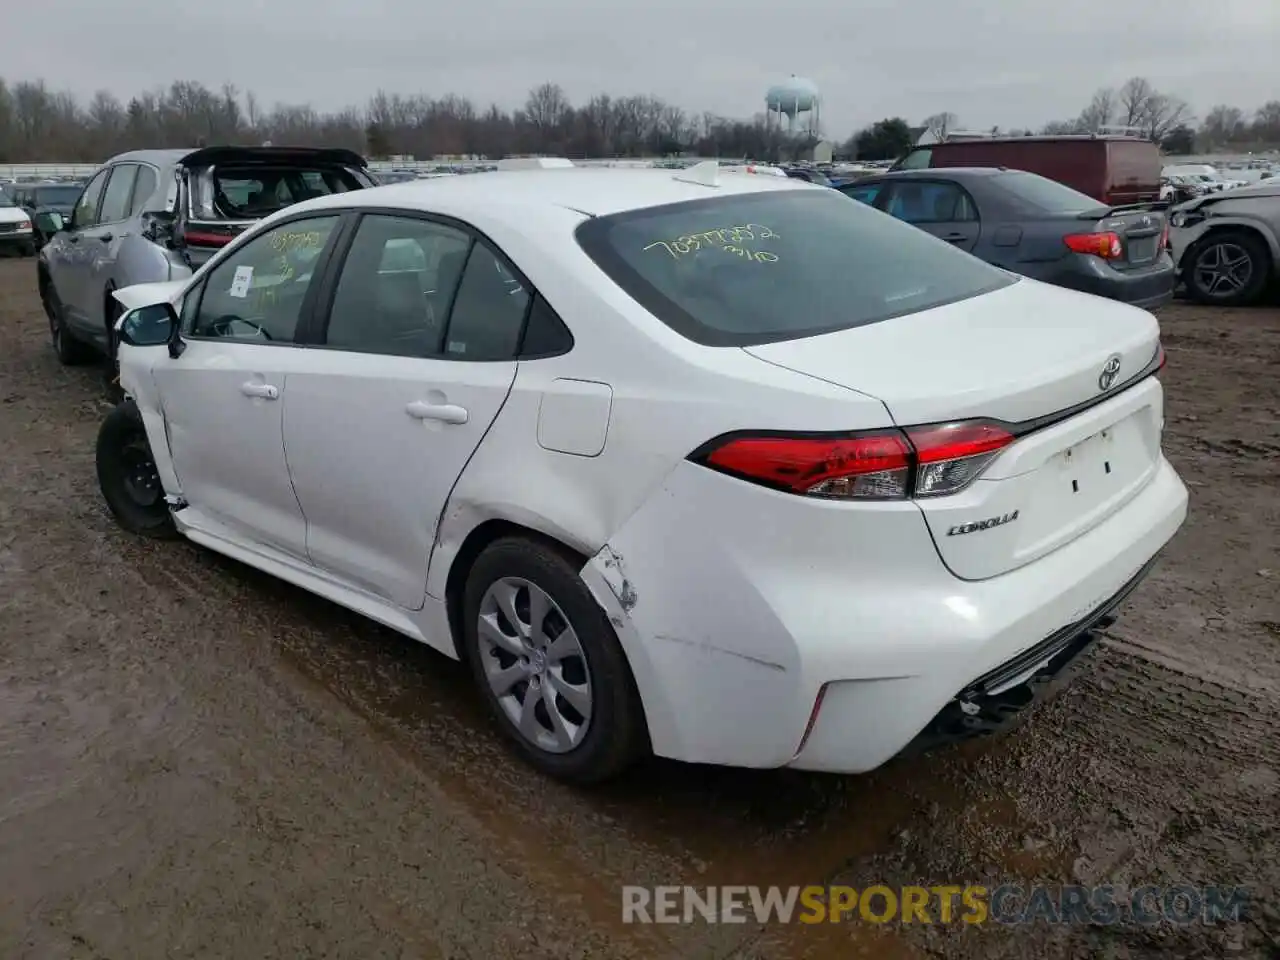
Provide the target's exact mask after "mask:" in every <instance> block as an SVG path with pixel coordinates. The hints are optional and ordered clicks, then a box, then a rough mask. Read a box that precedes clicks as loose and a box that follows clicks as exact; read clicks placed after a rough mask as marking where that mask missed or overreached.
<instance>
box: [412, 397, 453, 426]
mask: <svg viewBox="0 0 1280 960" xmlns="http://www.w3.org/2000/svg"><path fill="white" fill-rule="evenodd" d="M404 412H405V413H407V414H408V415H409V416H411V417H413V419H415V420H439V421H440V422H441V423H457V424H462V423H466V422H467V418H468V416H467V410H466V408H465V407H460V406H458V405H457V404H454V403H425V402H423V401H422V400H415V401H413V403H411V404H409V405H408V406H407V407H405V408H404Z"/></svg>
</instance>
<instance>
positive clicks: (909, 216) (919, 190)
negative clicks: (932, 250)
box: [876, 177, 981, 251]
mask: <svg viewBox="0 0 1280 960" xmlns="http://www.w3.org/2000/svg"><path fill="white" fill-rule="evenodd" d="M886 190H887V197H886V198H877V204H876V205H877V206H879V207H880V208H881V209H883V210H884V211H885V212H886V213H888V214H890V215H891V216H894V217H896V218H898V219H899V220H903V221H905V222H907V223H910V224H912V225H913V226H916V227H919V228H920V229H921V230H924V231H926V232H927V233H931V234H933V235H934V236H935V237H937V238H938V239H939V240H945V241H947V243H950V244H952V245H953V246H956V247H959V248H960V249H961V250H966V251H972V250H973V248H974V246H975V245H976V244H977V242H978V234H979V233H980V232H981V228H980V224H979V221H978V208H977V205H976V204H975V203H974V202H973V198H972V197H971V196H970V195H969V193H968V191H967V190H965V189H964V188H963V187H961V186H960V185H959V184H958V183H956V182H955V181H951V180H943V179H937V180H932V179H931V180H923V179H916V178H915V177H911V178H903V179H901V180H893V181H890V182H889V183H888V185H887V188H886Z"/></svg>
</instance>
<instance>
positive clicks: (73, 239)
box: [67, 233, 80, 243]
mask: <svg viewBox="0 0 1280 960" xmlns="http://www.w3.org/2000/svg"><path fill="white" fill-rule="evenodd" d="M67 242H68V243H79V242H80V234H78V233H68V234H67Z"/></svg>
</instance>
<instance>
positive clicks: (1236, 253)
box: [1170, 181, 1280, 306]
mask: <svg viewBox="0 0 1280 960" xmlns="http://www.w3.org/2000/svg"><path fill="white" fill-rule="evenodd" d="M1170 224H1171V227H1172V229H1171V231H1170V244H1171V246H1172V250H1173V258H1174V262H1175V263H1176V264H1177V269H1178V272H1179V275H1180V276H1181V277H1182V282H1183V283H1184V284H1185V285H1186V288H1187V295H1188V296H1190V297H1191V298H1192V299H1193V300H1197V301H1199V302H1200V303H1214V304H1219V305H1222V306H1240V305H1243V304H1250V303H1257V302H1258V301H1259V300H1261V299H1262V297H1263V296H1264V295H1265V294H1266V293H1267V290H1268V288H1269V287H1270V286H1271V284H1272V283H1273V282H1274V281H1275V279H1276V277H1277V267H1278V266H1280V183H1272V182H1271V181H1263V182H1262V183H1258V184H1255V185H1254V186H1252V187H1238V188H1237V189H1235V190H1231V191H1230V192H1227V193H1210V194H1208V195H1206V196H1202V197H1197V198H1196V199H1194V200H1191V201H1189V202H1188V203H1184V204H1181V205H1179V206H1177V207H1175V208H1174V209H1173V210H1172V211H1171V212H1170Z"/></svg>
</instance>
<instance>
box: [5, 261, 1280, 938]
mask: <svg viewBox="0 0 1280 960" xmlns="http://www.w3.org/2000/svg"><path fill="white" fill-rule="evenodd" d="M34 280H35V269H34V265H33V263H32V261H31V260H6V261H2V262H0V879H2V880H3V883H2V884H0V957H3V958H5V960H17V958H25V957H31V958H39V960H45V958H50V960H54V958H83V960H102V958H110V960H142V958H152V957H157V958H158V957H219V958H221V957H227V958H237V960H238V958H258V957H262V958H266V957H289V958H294V957H335V958H336V957H342V958H346V957H351V958H361V960H366V958H380V957H397V958H401V957H403V958H415V960H417V958H442V957H448V958H469V957H483V958H486V960H499V958H504V957H508V956H510V957H521V958H525V960H537V958H548V960H550V958H555V960H568V958H574V957H579V958H591V960H603V958H608V957H633V958H643V960H659V958H666V957H670V958H680V960H699V958H708V960H728V958H770V960H772V958H780V960H785V958H789V957H809V958H846V957H852V956H869V957H883V958H893V957H903V958H910V957H943V956H945V957H957V958H961V960H967V958H996V957H1008V958H1022V957H1031V956H1035V957H1038V958H1044V960H1051V958H1065V957H1115V958H1121V957H1166V956H1179V957H1201V956H1203V957H1220V956H1237V955H1238V956H1248V957H1272V958H1275V957H1277V956H1280V947H1277V945H1276V944H1277V938H1280V909H1278V908H1277V902H1278V900H1277V898H1280V833H1278V832H1277V826H1278V824H1280V555H1278V551H1277V543H1278V542H1280V309H1275V308H1266V309H1257V310H1205V309H1200V308H1193V307H1189V306H1186V305H1175V306H1173V307H1170V308H1169V309H1167V310H1165V311H1163V313H1162V318H1163V321H1164V327H1165V343H1166V345H1167V347H1168V356H1169V366H1168V369H1167V371H1166V373H1165V375H1164V381H1165V383H1166V384H1167V389H1168V392H1169V409H1168V433H1167V437H1166V444H1167V449H1168V453H1169V455H1170V456H1171V458H1172V459H1173V461H1174V463H1175V464H1176V465H1177V467H1178V468H1179V470H1180V471H1181V472H1182V475H1183V477H1184V478H1185V479H1186V481H1187V482H1188V484H1189V486H1190V488H1191V497H1192V503H1191V514H1190V519H1189V521H1188V523H1187V525H1186V527H1185V528H1184V529H1183V531H1182V532H1181V533H1180V535H1179V536H1178V538H1177V539H1176V541H1175V542H1174V543H1173V544H1172V545H1171V547H1170V549H1169V550H1168V552H1167V554H1166V556H1165V558H1164V560H1163V561H1162V563H1161V565H1160V566H1159V567H1158V568H1157V570H1156V572H1155V573H1154V574H1153V575H1152V576H1151V577H1150V578H1149V579H1148V580H1147V582H1146V583H1145V584H1144V585H1143V586H1142V587H1141V588H1140V590H1139V591H1138V593H1136V594H1135V595H1134V596H1133V597H1132V599H1131V600H1130V601H1129V602H1128V604H1127V605H1126V607H1125V609H1124V611H1123V615H1122V617H1121V620H1120V621H1119V623H1117V624H1116V625H1115V627H1113V628H1112V630H1111V631H1110V634H1109V636H1108V638H1107V641H1106V642H1105V644H1104V645H1102V646H1101V647H1100V648H1099V649H1098V650H1097V651H1096V653H1095V655H1094V656H1093V658H1092V661H1091V663H1090V664H1089V669H1087V670H1086V671H1085V672H1084V673H1083V675H1082V676H1081V677H1080V678H1079V679H1078V681H1077V682H1076V683H1075V684H1074V685H1073V686H1071V687H1069V688H1068V689H1067V691H1066V692H1065V693H1064V694H1063V695H1062V696H1060V697H1059V698H1058V699H1056V700H1054V701H1052V702H1050V703H1049V704H1048V705H1046V706H1045V707H1044V708H1043V709H1041V710H1039V711H1037V712H1036V713H1035V714H1033V715H1032V716H1031V717H1030V719H1029V721H1028V723H1027V724H1026V725H1025V726H1024V727H1023V728H1022V729H1021V730H1020V731H1019V732H1018V733H1017V734H1016V735H1015V736H1012V737H1009V738H1006V739H1004V740H1002V741H999V742H996V743H994V744H990V745H985V744H974V745H968V746H966V747H964V748H960V749H953V750H950V751H947V752H944V753H942V754H939V755H934V756H932V757H925V758H920V759H916V760H912V761H909V762H907V761H902V762H899V763H896V764H893V765H891V766H889V767H887V768H885V769H883V770H881V771H879V772H877V773H876V774H873V775H871V776H866V777H861V778H840V777H823V776H809V775H800V774H793V773H746V772H734V771H724V770H716V769H701V768H689V767H683V766H680V765H676V764H670V763H663V762H652V763H650V764H648V765H646V766H644V767H643V768H642V769H640V770H639V771H637V772H636V773H635V774H634V775H632V776H630V777H628V778H627V780H626V781H625V782H623V783H620V784H616V785H613V786H611V787H609V788H608V789H606V790H604V791H603V792H595V793H584V792H579V791H574V790H570V789H566V788H564V787H561V786H558V785H556V784H553V783H550V782H548V781H547V780H545V779H542V778H540V777H538V776H536V775H534V774H532V773H530V772H529V771H528V770H527V769H525V768H524V767H523V766H521V765H520V764H519V763H517V762H515V761H514V760H513V759H512V758H511V757H510V756H509V755H508V754H507V753H506V751H505V750H504V749H503V748H502V747H501V746H500V745H499V743H498V741H497V739H496V738H495V735H494V733H493V732H492V731H491V729H490V728H489V726H488V724H487V722H486V721H485V720H484V719H483V716H482V714H481V711H480V710H479V709H478V706H477V702H476V701H475V700H474V699H473V698H472V696H471V693H470V688H469V681H468V678H467V677H466V675H465V674H464V673H463V671H462V669H461V668H460V667H459V666H457V665H456V664H454V663H452V662H449V661H447V660H445V659H443V658H441V657H439V656H436V655H434V654H432V653H430V652H428V651H427V650H425V649H424V648H421V647H419V646H416V645H414V644H412V643H410V642H409V641H406V640H403V639H401V638H399V637H397V636H395V635H393V634H390V633H388V632H386V631H384V630H381V629H379V628H376V627H374V626H372V625H370V624H368V623H366V622H363V621H361V620H360V619H359V618H357V617H355V616H354V615H350V614H347V613H345V612H344V611H342V610H340V609H338V608H337V607H334V606H331V605H329V604H327V603H325V602H323V601H319V600H316V599H314V598H312V597H310V596H308V595H305V594H303V593H302V592H300V591H298V590H295V589H292V588H290V587H287V586H284V585H282V584H280V583H278V582H275V581H272V580H271V579H269V578H267V577H265V576H262V575H259V574H257V573H255V572H253V571H251V570H249V569H248V568H245V567H242V566H239V565H237V564H235V563H233V562H231V561H226V560H222V559H220V558H219V557H217V556H215V555H214V554H211V553H209V552H206V551H203V550H200V549H197V548H195V547H194V546H191V545H189V544H186V543H177V544H172V543H169V544H161V545H155V544H151V543H145V542H141V541H139V540H137V539H135V538H132V537H129V536H126V535H125V534H123V533H122V532H120V531H119V530H118V529H117V528H116V527H115V525H114V524H113V523H112V521H111V519H110V518H109V516H108V514H107V512H106V510H105V508H104V507H103V504H102V503H101V501H100V499H99V497H98V493H97V489H96V482H95V479H94V471H93V459H92V448H93V439H94V434H95V430H96V428H97V425H98V421H99V419H100V418H101V416H102V414H103V412H104V407H103V404H102V401H101V399H100V398H101V389H100V384H99V381H98V379H97V378H96V377H95V375H94V374H93V373H92V372H90V371H84V370H66V369H63V368H60V367H59V366H58V364H57V363H56V361H55V360H54V356H53V353H52V351H51V350H50V347H49V343H48V331H47V327H46V325H45V321H44V319H43V316H42V314H41V312H40V308H39V304H38V302H37V298H36V295H35V283H34ZM1001 880H1010V881H1014V882H1019V883H1031V882H1037V881H1038V882H1045V883H1072V882H1079V883H1094V884H1096V883H1114V884H1119V885H1122V886H1128V887H1130V888H1133V887H1137V886H1140V885H1142V884H1144V883H1157V884H1165V885H1168V884H1173V883H1189V884H1194V885H1200V884H1224V885H1230V886H1235V885H1243V886H1246V887H1248V888H1249V890H1250V893H1251V896H1252V899H1253V901H1254V905H1253V908H1252V910H1251V911H1250V913H1249V915H1248V916H1247V918H1246V919H1245V920H1244V921H1242V922H1239V923H1230V924H1226V925H1222V926H1204V925H1192V926H1186V927H1164V926H1157V927H1154V928H1133V927H1128V928H1125V927H1095V928H1090V927H1080V926H1075V927H1053V926H1049V925H1047V924H1044V923H1036V924H1032V925H1030V926H1021V927H1008V926H1001V925H996V924H992V925H987V926H983V927H981V928H964V927H958V926H949V927H940V926H935V927H921V926H911V927H901V926H895V927H874V926H870V925H868V924H866V923H863V922H856V923H853V924H848V925H842V926H824V927H821V928H811V927H801V926H799V925H792V926H785V927H783V926H768V927H765V928H762V927H760V926H758V925H756V924H755V923H751V924H747V925H709V924H706V923H701V922H699V923H695V924H692V925H688V926H685V925H677V926H635V925H631V926H624V925H623V924H622V923H621V920H620V903H621V897H620V887H621V886H622V885H623V884H681V883H689V884H696V885H699V886H703V885H709V884H727V883H744V884H761V885H767V884H792V883H828V882H831V883H835V882H839V883H852V884H855V885H857V886H865V885H867V884H870V883H875V882H883V883H888V884H890V885H899V884H904V883H915V882H924V883H930V884H937V883H955V884H960V883H983V884H987V885H994V884H996V883H998V882H1000V881H1001Z"/></svg>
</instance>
